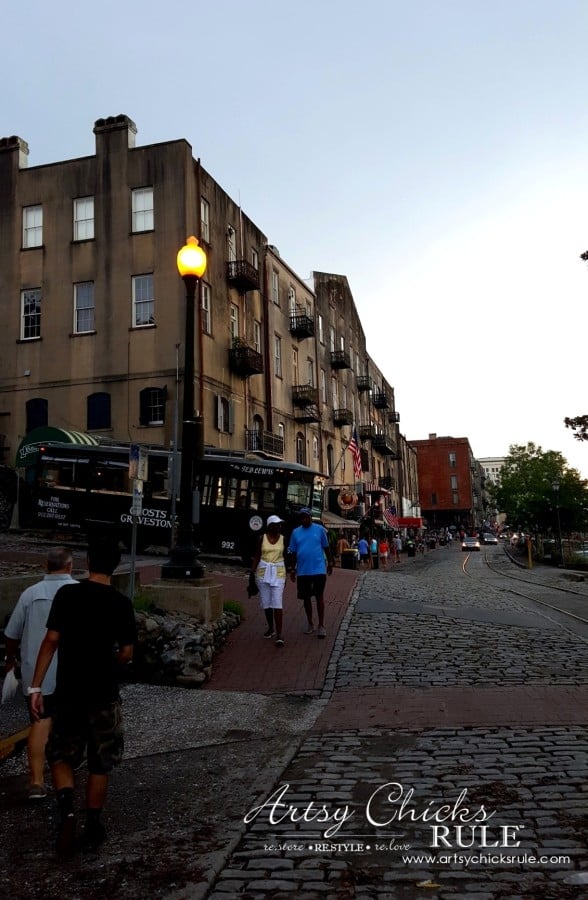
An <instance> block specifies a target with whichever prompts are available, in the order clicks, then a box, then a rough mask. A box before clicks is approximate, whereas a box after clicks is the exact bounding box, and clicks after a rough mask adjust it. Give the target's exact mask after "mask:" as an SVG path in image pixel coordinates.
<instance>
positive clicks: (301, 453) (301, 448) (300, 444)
mask: <svg viewBox="0 0 588 900" xmlns="http://www.w3.org/2000/svg"><path fill="white" fill-rule="evenodd" d="M296 462H297V463H298V464H299V465H301V466H305V465H306V447H305V444H304V435H303V434H302V432H301V431H299V432H298V434H297V435H296Z"/></svg>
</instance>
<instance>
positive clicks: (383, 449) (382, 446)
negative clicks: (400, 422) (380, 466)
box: [372, 434, 396, 456]
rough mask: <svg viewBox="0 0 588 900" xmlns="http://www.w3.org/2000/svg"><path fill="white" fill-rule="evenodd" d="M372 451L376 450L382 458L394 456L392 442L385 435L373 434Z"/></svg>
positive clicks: (394, 447) (394, 449)
mask: <svg viewBox="0 0 588 900" xmlns="http://www.w3.org/2000/svg"><path fill="white" fill-rule="evenodd" d="M372 450H376V451H377V452H378V453H381V454H382V456H396V446H395V444H394V441H393V440H392V438H390V437H388V435H387V434H375V435H374V436H373V438H372Z"/></svg>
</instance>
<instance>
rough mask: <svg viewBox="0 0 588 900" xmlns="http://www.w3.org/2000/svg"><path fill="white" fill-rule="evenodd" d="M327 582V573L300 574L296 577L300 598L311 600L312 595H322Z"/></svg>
mask: <svg viewBox="0 0 588 900" xmlns="http://www.w3.org/2000/svg"><path fill="white" fill-rule="evenodd" d="M326 583H327V576H326V575H299V576H298V578H297V579H296V587H297V588H298V599H299V600H310V599H311V598H312V597H322V595H323V594H324V592H325V585H326Z"/></svg>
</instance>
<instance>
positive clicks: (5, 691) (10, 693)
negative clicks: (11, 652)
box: [2, 669, 20, 703]
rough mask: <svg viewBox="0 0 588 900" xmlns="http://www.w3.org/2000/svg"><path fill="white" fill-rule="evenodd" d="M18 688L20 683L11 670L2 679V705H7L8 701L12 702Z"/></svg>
mask: <svg viewBox="0 0 588 900" xmlns="http://www.w3.org/2000/svg"><path fill="white" fill-rule="evenodd" d="M19 687H20V681H19V680H18V678H17V677H16V675H15V674H14V669H11V670H10V672H8V674H7V675H6V677H5V678H4V684H3V685H2V703H8V701H9V700H12V698H13V697H14V695H15V694H16V692H17V691H18V689H19Z"/></svg>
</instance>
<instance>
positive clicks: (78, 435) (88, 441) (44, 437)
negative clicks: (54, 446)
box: [15, 425, 98, 469]
mask: <svg viewBox="0 0 588 900" xmlns="http://www.w3.org/2000/svg"><path fill="white" fill-rule="evenodd" d="M49 442H53V443H58V444H83V445H85V446H86V447H88V446H91V447H97V446H98V441H97V440H96V438H95V437H92V435H91V434H85V433H84V432H83V431H66V430H65V429H64V428H53V427H52V426H51V425H46V426H43V427H41V428H34V429H33V430H32V431H30V432H29V433H28V434H27V435H26V437H24V438H23V439H22V441H21V442H20V446H19V448H18V450H17V451H16V462H15V466H16V468H17V469H19V468H25V467H26V466H32V465H34V464H35V463H36V461H37V456H38V453H39V447H42V446H43V444H47V443H49Z"/></svg>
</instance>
